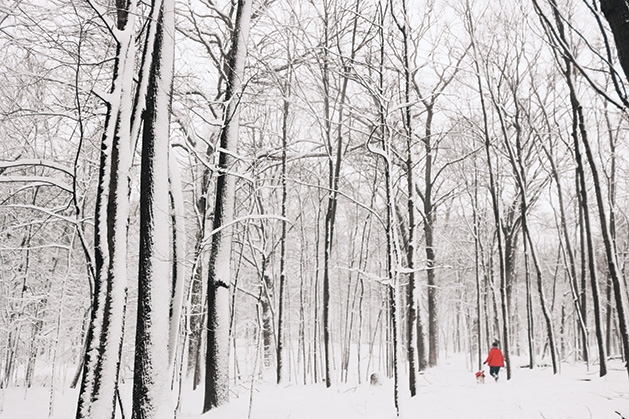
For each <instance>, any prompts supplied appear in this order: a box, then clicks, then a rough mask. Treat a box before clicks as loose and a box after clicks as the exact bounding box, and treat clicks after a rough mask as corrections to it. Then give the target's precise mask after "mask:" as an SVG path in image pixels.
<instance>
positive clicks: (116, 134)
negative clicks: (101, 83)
mask: <svg viewBox="0 0 629 419" xmlns="http://www.w3.org/2000/svg"><path fill="white" fill-rule="evenodd" d="M116 5H117V7H118V14H117V16H118V21H117V29H118V30H119V31H118V32H116V34H115V40H116V43H117V50H116V59H115V63H114V74H113V80H112V88H111V91H110V96H109V97H110V99H109V101H108V102H107V115H106V119H105V127H104V131H103V137H102V141H101V160H100V170H99V185H98V190H97V203H96V209H95V211H96V214H95V233H94V247H95V262H96V263H95V265H96V270H95V271H96V278H95V279H94V301H93V303H92V317H91V322H90V327H89V330H88V334H87V338H86V339H87V350H86V353H85V362H84V369H83V379H82V382H81V389H80V393H79V399H78V403H77V412H76V418H77V419H87V418H91V417H95V418H107V417H111V418H113V417H114V415H115V406H116V401H115V397H116V391H117V388H118V374H119V370H120V352H121V350H122V339H123V331H124V320H125V307H126V295H127V275H126V257H127V223H128V205H129V204H128V199H129V198H128V196H129V191H128V179H127V177H128V175H129V168H130V166H131V152H130V151H131V118H132V109H133V93H132V86H133V65H134V60H135V39H134V22H135V13H134V12H135V3H133V4H129V3H128V2H127V1H125V0H117V1H116Z"/></svg>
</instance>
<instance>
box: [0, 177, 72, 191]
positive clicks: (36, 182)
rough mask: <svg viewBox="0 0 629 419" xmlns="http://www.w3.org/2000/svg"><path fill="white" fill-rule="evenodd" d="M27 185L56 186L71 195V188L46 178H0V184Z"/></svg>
mask: <svg viewBox="0 0 629 419" xmlns="http://www.w3.org/2000/svg"><path fill="white" fill-rule="evenodd" d="M17 182H20V183H22V182H24V183H29V184H30V185H28V186H30V187H36V186H56V187H58V188H59V189H62V190H64V191H66V192H70V193H73V189H72V186H70V185H68V184H67V183H64V182H61V181H59V180H57V179H55V178H52V177H47V176H0V183H17Z"/></svg>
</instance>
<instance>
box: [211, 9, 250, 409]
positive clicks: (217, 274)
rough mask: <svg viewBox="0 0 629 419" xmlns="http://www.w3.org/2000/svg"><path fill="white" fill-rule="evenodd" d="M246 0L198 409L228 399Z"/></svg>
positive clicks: (225, 132) (232, 74)
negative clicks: (201, 399) (202, 392)
mask: <svg viewBox="0 0 629 419" xmlns="http://www.w3.org/2000/svg"><path fill="white" fill-rule="evenodd" d="M251 4H252V0H239V1H238V9H237V14H236V21H235V24H234V32H233V34H232V48H231V52H230V58H229V63H228V66H227V74H228V77H227V90H226V92H225V101H226V103H227V104H226V106H225V112H224V115H223V127H222V129H221V135H220V147H221V151H220V155H219V163H218V166H219V170H220V173H219V177H218V179H217V181H216V198H215V204H214V221H213V232H212V239H211V240H212V244H211V249H210V262H209V267H208V275H209V276H208V290H207V292H208V296H207V299H208V303H207V304H208V306H207V307H208V309H207V313H208V314H207V322H208V324H207V356H206V373H205V399H204V402H203V412H204V413H205V412H207V411H209V410H210V409H212V408H215V407H218V406H220V405H222V404H225V403H227V402H228V401H229V323H230V315H229V289H230V284H231V269H230V259H231V242H232V238H231V228H230V223H231V222H232V221H233V217H234V198H235V193H236V190H235V188H236V186H235V182H236V179H235V177H234V174H233V173H230V172H231V171H233V170H235V166H234V163H235V160H236V159H235V157H234V153H235V152H236V151H237V149H238V129H239V110H240V98H241V95H242V89H243V77H244V70H245V59H246V55H247V40H248V37H249V22H250V19H251Z"/></svg>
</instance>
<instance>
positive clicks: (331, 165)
mask: <svg viewBox="0 0 629 419" xmlns="http://www.w3.org/2000/svg"><path fill="white" fill-rule="evenodd" d="M323 20H324V22H323V24H324V28H323V31H324V32H323V43H324V44H323V51H322V54H323V64H322V69H321V71H322V77H321V82H322V84H323V118H324V120H323V129H324V132H323V136H324V141H325V147H326V150H327V152H328V155H329V157H328V189H329V190H328V205H327V208H326V213H325V230H324V231H325V232H324V243H323V245H324V246H325V249H324V252H323V284H322V285H323V289H322V291H323V301H322V304H323V313H322V322H323V355H324V366H323V368H324V373H325V385H326V387H331V386H332V375H331V369H332V368H333V366H332V350H333V348H332V343H331V339H332V337H331V333H330V270H331V267H330V264H331V258H332V248H333V246H334V224H335V218H336V203H337V196H336V185H338V182H335V180H336V179H337V178H336V176H335V175H336V171H337V170H339V169H340V164H337V165H336V166H335V159H334V158H332V156H333V155H334V154H335V153H334V152H333V150H332V124H331V105H330V66H329V49H330V46H329V43H330V39H329V38H330V34H329V31H330V12H329V2H327V1H326V2H324V6H323ZM339 148H340V145H339ZM338 163H340V162H338Z"/></svg>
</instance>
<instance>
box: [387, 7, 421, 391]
mask: <svg viewBox="0 0 629 419" xmlns="http://www.w3.org/2000/svg"><path fill="white" fill-rule="evenodd" d="M401 3H402V19H401V20H398V19H397V18H395V14H393V17H394V19H395V22H396V24H397V26H398V29H399V31H400V33H401V36H402V42H403V51H402V57H401V60H402V65H403V69H402V71H403V77H404V78H403V89H404V103H405V104H406V105H405V106H404V108H403V110H402V122H403V124H404V136H405V137H406V138H405V139H406V162H405V165H406V192H407V194H408V197H407V202H406V210H407V213H408V237H407V240H406V242H407V245H406V267H407V269H408V274H407V276H408V284H407V285H406V310H407V315H406V358H407V361H408V386H409V390H410V392H411V397H413V396H415V395H416V394H417V354H416V348H415V346H416V344H417V327H416V325H415V323H416V321H417V312H416V306H417V304H416V303H415V293H416V289H415V288H416V286H415V259H416V257H415V246H416V232H415V231H416V225H415V224H416V221H415V211H416V210H415V177H414V173H413V169H414V166H415V162H414V158H413V116H412V106H411V68H410V66H411V63H410V54H411V52H410V48H409V47H410V46H409V42H410V40H409V37H410V33H409V32H410V31H411V27H410V21H409V16H408V12H407V7H406V0H402V2H401ZM392 13H393V11H392Z"/></svg>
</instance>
